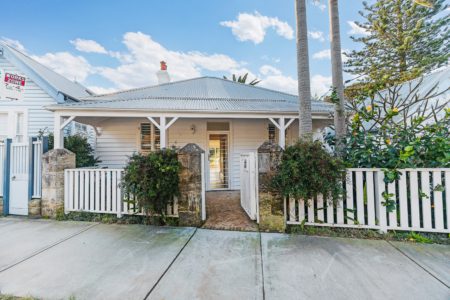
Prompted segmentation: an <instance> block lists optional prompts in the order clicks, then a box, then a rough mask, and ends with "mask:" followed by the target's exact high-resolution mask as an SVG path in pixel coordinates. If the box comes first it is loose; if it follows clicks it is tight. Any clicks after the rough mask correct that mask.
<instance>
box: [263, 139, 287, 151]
mask: <svg viewBox="0 0 450 300" xmlns="http://www.w3.org/2000/svg"><path fill="white" fill-rule="evenodd" d="M282 151H283V148H281V146H280V145H278V144H276V143H272V142H269V141H265V142H264V143H263V144H262V145H261V146H259V148H258V153H261V152H282Z"/></svg>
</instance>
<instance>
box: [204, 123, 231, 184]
mask: <svg viewBox="0 0 450 300" xmlns="http://www.w3.org/2000/svg"><path fill="white" fill-rule="evenodd" d="M225 122H228V123H229V126H230V127H229V130H228V131H227V130H207V131H206V155H205V160H206V162H205V163H206V166H207V168H205V169H206V170H205V171H206V173H207V174H208V176H207V182H206V190H207V191H227V190H231V177H230V174H231V151H230V150H231V149H232V148H231V122H229V121H225ZM211 134H226V135H227V140H228V141H227V142H228V143H227V144H228V145H227V151H228V161H227V173H228V174H227V175H228V187H226V188H216V189H213V188H211V184H210V182H211V180H210V179H211V178H210V166H209V136H210V135H211Z"/></svg>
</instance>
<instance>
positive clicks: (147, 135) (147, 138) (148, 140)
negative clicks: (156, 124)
mask: <svg viewBox="0 0 450 300" xmlns="http://www.w3.org/2000/svg"><path fill="white" fill-rule="evenodd" d="M141 150H147V151H150V150H152V126H151V124H150V123H143V124H141Z"/></svg>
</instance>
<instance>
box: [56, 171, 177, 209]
mask: <svg viewBox="0 0 450 300" xmlns="http://www.w3.org/2000/svg"><path fill="white" fill-rule="evenodd" d="M122 174H123V169H67V170H65V171H64V210H65V213H68V212H71V211H74V212H92V213H106V214H116V215H117V217H119V218H120V217H122V215H142V214H143V212H142V210H139V209H138V208H137V207H136V204H135V201H134V200H135V199H134V197H133V195H129V194H125V193H123V191H122V188H121V185H120V182H121V180H122ZM167 215H168V216H174V217H175V216H178V204H177V199H174V204H173V205H169V206H168V207H167Z"/></svg>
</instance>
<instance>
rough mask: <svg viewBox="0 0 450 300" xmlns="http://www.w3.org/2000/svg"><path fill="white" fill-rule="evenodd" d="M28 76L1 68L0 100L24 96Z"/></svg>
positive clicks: (17, 98) (18, 98)
mask: <svg viewBox="0 0 450 300" xmlns="http://www.w3.org/2000/svg"><path fill="white" fill-rule="evenodd" d="M25 82H26V78H25V77H24V76H21V75H19V74H15V73H12V72H7V71H5V70H3V69H0V100H20V99H22V97H23V93H24V88H25Z"/></svg>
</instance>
